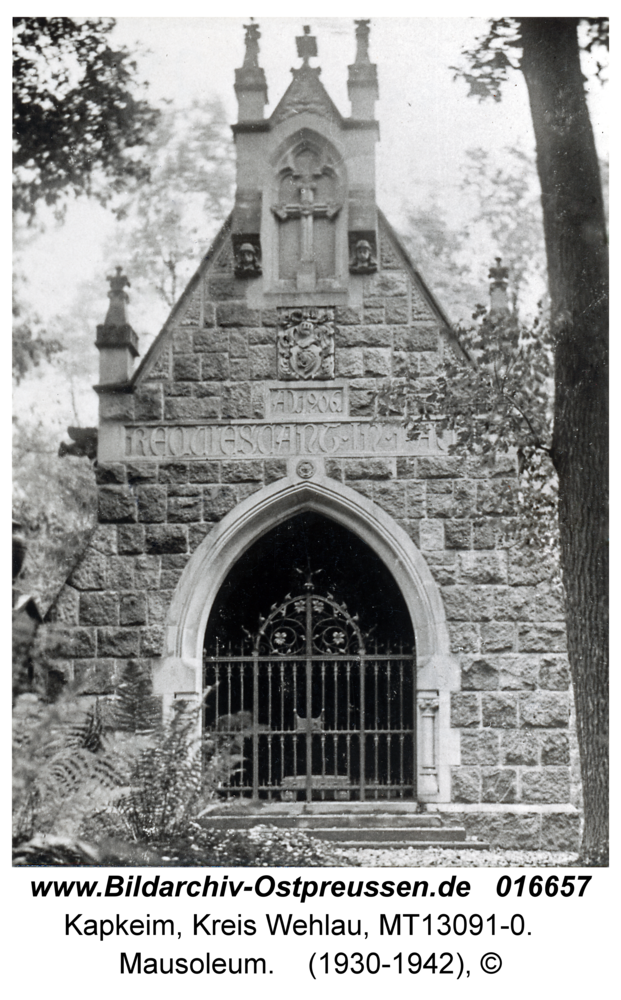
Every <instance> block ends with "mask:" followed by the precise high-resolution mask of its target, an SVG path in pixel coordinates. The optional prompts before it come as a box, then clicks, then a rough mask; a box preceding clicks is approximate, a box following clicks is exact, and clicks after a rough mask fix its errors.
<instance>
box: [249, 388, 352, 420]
mask: <svg viewBox="0 0 621 1000" xmlns="http://www.w3.org/2000/svg"><path fill="white" fill-rule="evenodd" d="M344 413H345V407H344V390H343V389H272V388H270V390H269V399H268V416H272V417H293V418H294V419H300V418H302V419H303V418H304V417H305V416H306V417H321V416H325V417H326V418H327V419H330V416H331V415H332V417H334V415H335V414H339V415H343V414H344Z"/></svg>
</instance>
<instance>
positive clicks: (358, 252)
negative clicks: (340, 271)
mask: <svg viewBox="0 0 621 1000" xmlns="http://www.w3.org/2000/svg"><path fill="white" fill-rule="evenodd" d="M376 271H377V241H376V237H375V233H374V232H350V234H349V273H350V274H375V272H376Z"/></svg>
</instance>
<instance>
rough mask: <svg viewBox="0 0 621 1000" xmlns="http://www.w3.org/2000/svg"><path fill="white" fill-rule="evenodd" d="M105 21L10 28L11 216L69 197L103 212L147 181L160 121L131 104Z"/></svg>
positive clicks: (127, 78) (133, 82) (143, 106)
mask: <svg viewBox="0 0 621 1000" xmlns="http://www.w3.org/2000/svg"><path fill="white" fill-rule="evenodd" d="M114 24H115V22H114V20H113V19H112V18H78V19H76V18H71V17H15V18H13V28H14V33H13V83H14V103H13V153H14V160H13V162H14V189H13V194H14V199H13V204H14V208H15V209H16V210H17V211H20V212H24V213H25V214H26V215H27V216H28V217H29V218H32V217H33V215H34V213H35V211H36V206H37V204H38V203H39V202H40V201H44V202H45V203H46V204H48V205H55V206H61V205H62V204H63V203H64V202H66V199H67V197H68V196H69V195H70V194H74V195H90V196H93V197H95V198H97V199H98V200H99V201H101V202H102V203H104V204H105V203H107V202H108V201H109V200H110V198H111V197H112V195H114V194H117V193H118V192H119V191H121V190H123V189H124V188H125V187H126V186H127V185H128V184H129V183H132V182H135V181H140V180H143V181H144V180H145V179H146V178H147V177H148V174H149V169H148V164H147V163H146V162H145V157H144V147H145V145H146V143H147V142H148V139H149V136H150V133H151V130H152V128H153V127H154V125H155V123H156V121H157V117H158V112H157V111H156V110H155V109H153V108H151V107H150V106H149V104H148V103H147V102H146V100H144V98H141V97H139V96H137V92H138V83H137V76H136V70H137V67H136V63H135V62H134V61H132V59H131V57H130V53H129V52H128V50H127V49H126V48H113V47H112V46H111V45H110V41H109V35H110V32H111V31H112V29H113V27H114Z"/></svg>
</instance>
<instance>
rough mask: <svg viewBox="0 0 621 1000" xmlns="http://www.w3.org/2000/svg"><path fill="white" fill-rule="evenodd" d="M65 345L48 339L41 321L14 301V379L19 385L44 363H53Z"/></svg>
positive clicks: (53, 339) (54, 339)
mask: <svg viewBox="0 0 621 1000" xmlns="http://www.w3.org/2000/svg"><path fill="white" fill-rule="evenodd" d="M62 350H63V345H62V344H61V343H60V341H59V340H57V339H56V338H55V337H51V338H49V337H47V336H46V334H45V330H44V329H43V326H42V324H41V321H40V320H39V319H38V317H36V316H28V315H26V311H25V308H24V306H23V305H21V304H20V303H19V302H18V301H17V300H16V299H13V361H12V364H13V378H14V379H15V382H16V384H17V385H19V383H20V382H21V381H22V379H23V378H24V376H25V375H27V374H28V372H30V371H31V370H32V369H33V368H36V367H37V366H38V365H40V364H41V362H42V361H51V360H52V358H53V357H55V356H56V355H57V354H58V352H59V351H62Z"/></svg>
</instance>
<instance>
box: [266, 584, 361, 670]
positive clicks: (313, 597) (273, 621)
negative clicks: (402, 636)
mask: <svg viewBox="0 0 621 1000" xmlns="http://www.w3.org/2000/svg"><path fill="white" fill-rule="evenodd" d="M357 618H358V616H357V615H356V616H355V617H352V616H351V615H350V614H349V612H348V610H347V607H346V605H345V604H338V603H337V602H336V601H335V600H334V596H333V595H332V594H330V593H327V594H326V596H325V597H321V596H320V595H318V594H315V593H314V592H313V590H312V585H311V584H307V591H306V593H305V594H299V595H298V596H297V597H292V596H291V594H287V596H286V597H285V599H284V601H283V602H282V603H281V604H279V605H275V604H274V605H272V608H271V610H270V614H269V615H268V617H267V618H266V619H264V621H263V622H262V624H261V627H260V629H259V631H258V633H257V635H256V638H255V643H254V648H255V653H258V654H259V655H261V656H306V655H309V654H311V655H312V654H315V655H319V656H321V654H325V655H326V656H339V655H342V656H347V655H350V656H351V655H353V656H359V655H361V654H362V653H364V639H363V635H362V632H361V631H360V628H359V626H358V622H357Z"/></svg>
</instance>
